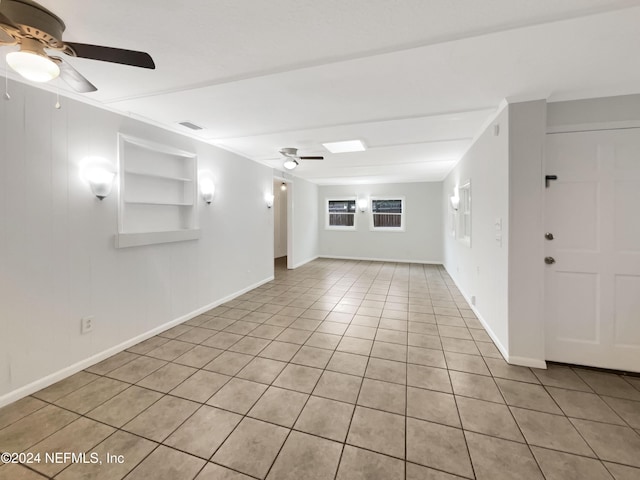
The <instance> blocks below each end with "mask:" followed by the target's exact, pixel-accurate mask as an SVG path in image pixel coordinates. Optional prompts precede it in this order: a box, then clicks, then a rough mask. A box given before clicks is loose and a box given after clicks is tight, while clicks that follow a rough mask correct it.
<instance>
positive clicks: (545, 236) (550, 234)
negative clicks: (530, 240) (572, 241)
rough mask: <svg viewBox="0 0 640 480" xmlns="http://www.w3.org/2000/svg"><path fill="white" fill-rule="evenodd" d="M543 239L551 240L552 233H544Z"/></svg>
mask: <svg viewBox="0 0 640 480" xmlns="http://www.w3.org/2000/svg"><path fill="white" fill-rule="evenodd" d="M544 238H546V239H547V240H553V233H551V232H547V233H545V234H544Z"/></svg>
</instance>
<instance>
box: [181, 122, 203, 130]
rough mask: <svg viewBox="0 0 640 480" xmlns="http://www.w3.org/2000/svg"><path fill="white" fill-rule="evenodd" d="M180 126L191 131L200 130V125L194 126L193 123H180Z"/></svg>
mask: <svg viewBox="0 0 640 480" xmlns="http://www.w3.org/2000/svg"><path fill="white" fill-rule="evenodd" d="M180 125H182V126H183V127H187V128H190V129H191V130H202V127H201V126H200V125H196V124H195V123H191V122H180Z"/></svg>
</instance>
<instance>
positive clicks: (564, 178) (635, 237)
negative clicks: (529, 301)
mask: <svg viewBox="0 0 640 480" xmlns="http://www.w3.org/2000/svg"><path fill="white" fill-rule="evenodd" d="M545 173H546V174H547V175H556V176H557V180H552V181H549V183H548V185H549V186H548V188H547V189H546V212H545V229H546V234H545V240H544V242H545V255H546V256H547V258H546V259H545V262H553V261H555V263H549V264H547V265H545V268H546V275H545V314H546V325H545V327H546V328H545V331H546V350H547V355H546V356H547V360H551V361H558V362H566V363H574V364H580V365H590V366H595V367H602V368H612V369H619V370H628V371H634V372H640V129H626V130H607V131H596V132H579V133H559V134H550V135H547V163H546V172H545ZM551 236H552V237H553V238H551ZM541 261H542V259H541Z"/></svg>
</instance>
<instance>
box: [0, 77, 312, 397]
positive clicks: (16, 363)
mask: <svg viewBox="0 0 640 480" xmlns="http://www.w3.org/2000/svg"><path fill="white" fill-rule="evenodd" d="M10 91H11V101H1V102H0V199H1V201H0V272H1V273H0V305H1V311H0V313H1V321H2V324H1V328H2V334H1V335H0V338H2V339H3V342H4V343H5V344H4V345H2V353H1V354H0V405H1V404H2V403H3V402H4V403H7V402H8V401H9V400H11V399H15V398H16V397H17V396H20V395H24V394H26V393H30V391H33V389H34V388H35V386H34V384H32V382H36V381H39V380H41V379H43V378H45V377H47V376H48V375H52V374H54V373H55V372H60V371H61V370H63V369H65V368H67V367H70V366H73V365H76V367H77V365H78V362H82V361H84V360H85V359H88V358H90V357H92V356H94V355H97V354H100V353H101V352H105V351H107V350H108V349H111V348H112V347H114V346H118V345H121V344H123V342H127V341H129V340H131V339H133V338H134V337H137V336H139V335H143V334H145V332H149V331H151V330H153V329H156V328H158V327H162V325H165V324H167V323H168V322H171V321H172V320H175V319H179V318H180V317H184V316H188V315H191V314H193V313H194V312H198V311H200V310H202V309H203V308H204V309H206V308H208V306H210V305H215V304H216V303H217V302H220V301H221V300H222V299H224V298H226V297H229V296H232V295H235V294H237V293H238V292H242V291H243V290H245V289H248V288H250V287H252V286H254V285H257V284H260V283H261V282H264V281H266V280H268V279H270V278H271V277H272V276H273V217H272V215H273V212H272V209H267V208H266V207H265V203H264V194H265V192H268V191H269V192H270V191H271V189H272V182H273V180H272V176H273V174H272V170H271V169H270V168H267V167H264V166H261V165H259V164H257V163H254V162H252V161H249V160H247V159H244V158H242V157H239V156H237V155H234V154H231V153H229V152H226V151H223V150H220V149H218V148H215V147H213V146H210V145H206V144H204V143H201V142H198V141H195V140H193V139H190V138H188V137H185V136H181V135H178V134H175V133H171V132H168V131H165V130H162V129H159V128H156V127H153V126H150V125H147V124H144V123H141V122H139V121H136V120H132V119H130V118H127V117H125V116H121V115H116V114H114V113H110V112H107V111H105V110H100V109H97V108H94V107H91V106H88V105H85V104H81V103H78V102H74V101H71V100H66V99H62V100H61V103H62V109H60V110H56V109H54V108H53V105H54V103H55V96H54V95H53V94H50V93H47V92H44V91H42V90H37V89H34V88H32V87H30V86H26V85H23V84H18V83H13V82H12V83H11V85H10ZM118 132H124V133H128V134H130V135H133V136H137V137H141V138H145V139H148V140H152V141H156V142H159V143H163V144H168V145H171V146H174V147H176V148H180V149H183V150H187V151H194V152H196V153H197V154H198V156H199V162H200V168H201V169H209V170H211V171H212V172H213V175H214V177H215V179H216V186H217V190H216V195H215V199H214V201H213V203H212V204H211V205H206V204H205V203H204V202H203V201H202V200H201V199H199V201H198V204H199V205H198V208H199V214H198V215H199V223H200V228H201V237H200V239H199V240H197V241H188V242H179V243H171V244H161V245H153V246H144V247H134V248H127V249H115V248H114V234H115V233H116V229H117V210H118V209H117V203H118V196H117V193H116V192H113V193H112V194H111V196H109V197H107V198H106V199H105V200H104V201H102V202H101V201H99V200H98V199H97V198H96V197H94V196H93V195H92V194H91V192H90V190H89V188H88V187H87V186H86V185H85V184H84V183H83V182H82V181H81V180H80V178H79V171H78V164H79V162H80V161H81V160H82V159H83V158H84V157H85V156H87V155H100V156H103V157H105V158H106V159H108V160H109V161H111V162H113V163H114V164H115V163H116V158H117V142H116V134H117V133H118ZM301 190H304V189H301ZM309 197H312V198H313V199H315V198H317V192H315V190H313V189H311V192H310V193H309ZM315 201H316V200H312V201H310V203H311V205H303V206H302V207H301V208H300V210H299V213H298V215H299V216H301V217H302V216H304V215H305V214H304V213H303V212H304V211H305V210H307V211H311V212H315V211H317V208H316V205H315ZM310 223H311V224H312V225H315V224H317V222H315V221H314V219H311V221H310ZM309 235H310V236H312V237H313V235H314V233H313V231H312V232H310V233H309ZM87 315H94V316H95V327H94V331H93V332H92V333H90V334H87V335H81V334H80V318H81V317H84V316H87ZM96 358H97V357H96ZM94 360H95V359H94ZM73 370H74V368H73V367H72V368H71V369H69V370H67V371H66V373H67V374H69V373H73ZM56 379H57V378H54V377H49V378H48V380H44V381H43V382H42V383H40V384H39V385H38V388H40V387H42V386H44V385H45V384H46V383H50V382H52V381H53V380H56ZM29 384H32V385H31V387H26V388H24V389H22V390H18V389H20V388H21V387H25V386H27V385H29ZM9 392H13V394H12V395H9ZM3 395H4V397H3Z"/></svg>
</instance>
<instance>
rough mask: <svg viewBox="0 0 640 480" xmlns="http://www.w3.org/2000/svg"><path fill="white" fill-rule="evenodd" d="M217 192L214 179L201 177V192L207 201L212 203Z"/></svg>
mask: <svg viewBox="0 0 640 480" xmlns="http://www.w3.org/2000/svg"><path fill="white" fill-rule="evenodd" d="M215 193H216V185H215V184H214V183H213V180H211V179H210V178H201V179H200V194H201V195H202V198H203V199H204V201H205V202H207V203H211V202H212V201H213V196H214V195H215Z"/></svg>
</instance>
